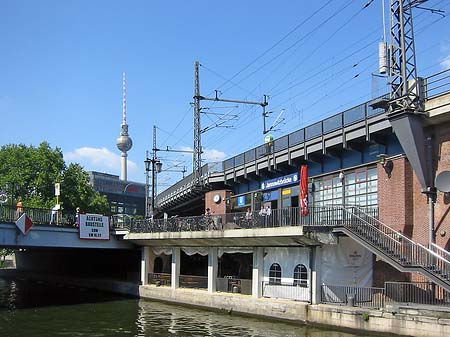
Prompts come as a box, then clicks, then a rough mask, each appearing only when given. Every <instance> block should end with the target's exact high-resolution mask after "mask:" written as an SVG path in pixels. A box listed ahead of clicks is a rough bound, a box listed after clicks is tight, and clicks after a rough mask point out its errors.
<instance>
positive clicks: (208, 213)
mask: <svg viewBox="0 0 450 337" xmlns="http://www.w3.org/2000/svg"><path fill="white" fill-rule="evenodd" d="M205 216H206V217H210V216H211V209H210V208H209V207H208V208H207V209H206V211H205Z"/></svg>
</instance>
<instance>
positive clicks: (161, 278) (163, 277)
mask: <svg viewBox="0 0 450 337" xmlns="http://www.w3.org/2000/svg"><path fill="white" fill-rule="evenodd" d="M171 277H172V275H171V274H165V273H148V279H147V280H148V283H149V284H155V285H157V286H170V285H171V283H172V279H171Z"/></svg>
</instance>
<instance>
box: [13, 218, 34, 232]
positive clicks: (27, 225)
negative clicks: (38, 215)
mask: <svg viewBox="0 0 450 337" xmlns="http://www.w3.org/2000/svg"><path fill="white" fill-rule="evenodd" d="M16 226H17V228H19V229H20V231H21V232H22V233H23V234H24V235H25V234H27V233H28V232H29V230H30V229H31V227H33V221H31V219H30V217H29V216H28V215H27V214H26V213H23V214H22V215H21V217H20V218H19V219H17V220H16Z"/></svg>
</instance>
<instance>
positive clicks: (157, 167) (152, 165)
mask: <svg viewBox="0 0 450 337" xmlns="http://www.w3.org/2000/svg"><path fill="white" fill-rule="evenodd" d="M144 164H145V189H146V194H145V217H146V218H148V217H149V216H153V215H154V213H155V194H156V193H155V192H156V189H155V185H156V173H160V172H161V169H162V163H161V161H160V160H159V159H158V158H156V157H155V156H154V157H153V158H151V159H150V158H148V157H147V158H146V159H145V160H144ZM150 171H152V198H151V202H152V206H151V210H150V211H149V209H148V189H149V183H148V180H149V177H148V173H149V172H150Z"/></svg>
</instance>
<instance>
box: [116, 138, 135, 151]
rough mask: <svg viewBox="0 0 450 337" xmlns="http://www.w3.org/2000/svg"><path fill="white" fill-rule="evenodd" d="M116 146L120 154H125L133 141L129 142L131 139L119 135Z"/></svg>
mask: <svg viewBox="0 0 450 337" xmlns="http://www.w3.org/2000/svg"><path fill="white" fill-rule="evenodd" d="M116 144H117V148H118V149H119V150H120V151H121V152H127V151H129V150H130V149H131V147H132V146H133V141H132V140H131V137H129V136H125V135H120V136H119V137H117V140H116Z"/></svg>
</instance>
